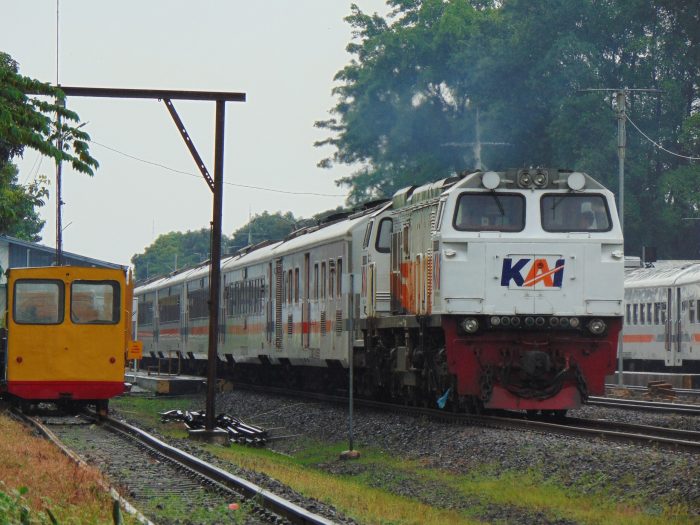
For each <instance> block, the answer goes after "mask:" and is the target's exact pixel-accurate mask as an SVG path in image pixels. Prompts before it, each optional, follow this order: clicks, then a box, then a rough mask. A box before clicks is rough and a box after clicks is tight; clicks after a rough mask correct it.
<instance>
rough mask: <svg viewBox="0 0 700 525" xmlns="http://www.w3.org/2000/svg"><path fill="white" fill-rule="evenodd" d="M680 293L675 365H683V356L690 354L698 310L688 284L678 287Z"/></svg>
mask: <svg viewBox="0 0 700 525" xmlns="http://www.w3.org/2000/svg"><path fill="white" fill-rule="evenodd" d="M676 290H677V292H676V293H677V294H678V303H679V305H678V306H679V308H680V310H679V311H680V316H679V318H678V323H677V332H676V341H677V344H676V347H677V350H676V352H675V355H674V356H673V366H681V365H682V364H683V356H684V355H689V354H690V349H691V344H692V341H691V339H692V338H693V334H692V331H693V330H692V328H693V324H694V323H695V322H696V315H697V312H696V311H695V306H696V303H695V300H694V299H691V298H689V297H688V295H690V294H689V293H688V292H689V291H690V288H689V287H687V286H683V287H678V288H676Z"/></svg>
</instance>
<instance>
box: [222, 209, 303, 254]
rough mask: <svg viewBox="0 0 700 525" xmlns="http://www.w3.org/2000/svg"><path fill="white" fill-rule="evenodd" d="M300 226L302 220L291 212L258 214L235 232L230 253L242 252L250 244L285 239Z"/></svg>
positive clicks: (230, 244) (230, 245)
mask: <svg viewBox="0 0 700 525" xmlns="http://www.w3.org/2000/svg"><path fill="white" fill-rule="evenodd" d="M299 226H300V219H297V218H295V217H294V215H293V214H292V213H291V212H287V213H284V214H283V213H281V212H277V213H272V214H270V213H268V212H267V211H264V212H263V213H262V214H259V215H258V214H256V215H255V216H254V217H253V218H252V219H251V220H250V221H248V223H247V224H245V225H244V226H242V227H241V228H239V229H237V230H236V231H235V232H233V236H232V238H231V242H230V243H229V252H233V251H235V250H240V249H241V248H243V247H245V246H248V245H250V244H258V243H259V242H262V241H266V240H272V241H278V240H281V239H284V238H285V237H286V236H287V235H288V234H289V233H291V232H292V231H293V230H295V229H296V228H297V227H299Z"/></svg>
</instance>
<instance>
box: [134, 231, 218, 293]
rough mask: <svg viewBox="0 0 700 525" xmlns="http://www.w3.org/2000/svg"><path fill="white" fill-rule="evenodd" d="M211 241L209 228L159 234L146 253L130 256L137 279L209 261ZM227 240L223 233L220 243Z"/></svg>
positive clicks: (164, 273)
mask: <svg viewBox="0 0 700 525" xmlns="http://www.w3.org/2000/svg"><path fill="white" fill-rule="evenodd" d="M210 241H211V233H210V231H209V229H207V228H202V229H201V230H196V231H187V232H186V233H182V232H170V233H165V234H163V235H160V236H158V238H157V239H156V240H155V241H154V242H153V244H151V245H150V246H148V247H147V248H146V249H145V250H144V252H143V253H140V254H136V255H134V256H133V257H132V258H131V262H132V264H133V265H134V274H135V276H136V279H138V280H143V279H148V278H150V277H155V276H159V275H166V274H169V273H171V272H174V271H176V270H179V269H182V268H186V267H191V266H195V265H197V264H200V263H202V262H204V261H206V260H208V259H209V257H210V252H209V247H210ZM228 242H229V240H228V238H227V237H226V236H225V235H223V236H222V238H221V246H226V245H227V243H228Z"/></svg>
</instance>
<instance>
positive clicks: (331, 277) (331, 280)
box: [328, 259, 335, 299]
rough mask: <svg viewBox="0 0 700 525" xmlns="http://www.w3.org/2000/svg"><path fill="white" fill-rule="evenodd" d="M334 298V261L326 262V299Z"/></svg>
mask: <svg viewBox="0 0 700 525" xmlns="http://www.w3.org/2000/svg"><path fill="white" fill-rule="evenodd" d="M334 296H335V261H334V260H333V259H331V260H330V261H328V297H330V298H331V299H333V297H334Z"/></svg>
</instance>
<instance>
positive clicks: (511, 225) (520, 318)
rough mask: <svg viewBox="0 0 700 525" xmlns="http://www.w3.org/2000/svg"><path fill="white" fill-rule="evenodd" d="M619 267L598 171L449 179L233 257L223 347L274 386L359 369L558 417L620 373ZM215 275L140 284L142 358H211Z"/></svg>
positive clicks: (473, 403)
mask: <svg viewBox="0 0 700 525" xmlns="http://www.w3.org/2000/svg"><path fill="white" fill-rule="evenodd" d="M623 261H624V254H623V242H622V234H621V231H620V227H619V222H618V220H617V213H616V210H615V204H614V200H613V196H612V194H611V193H610V192H609V191H608V190H606V189H605V188H604V187H603V186H601V185H600V184H599V183H598V182H596V181H595V180H593V179H592V178H591V177H589V176H588V175H585V174H583V173H579V172H570V171H564V170H555V169H532V170H509V171H507V172H498V173H497V172H474V173H469V174H465V175H462V176H455V177H451V178H448V179H444V180H441V181H438V182H435V183H431V184H426V185H423V186H420V187H418V188H414V187H411V188H406V189H403V190H401V191H399V192H397V193H396V194H395V195H394V197H393V199H392V200H391V201H387V202H384V203H381V204H378V205H376V206H373V207H370V208H369V209H365V210H362V211H359V212H357V213H354V214H351V215H348V216H345V217H337V218H336V220H334V221H331V222H329V223H327V224H323V225H320V226H316V227H311V228H305V229H302V230H299V231H297V232H294V233H293V234H292V235H291V236H290V237H289V238H287V239H285V240H284V241H280V242H273V243H270V244H266V245H263V246H259V247H251V248H248V249H245V250H243V251H241V252H240V253H238V254H236V255H234V256H233V257H230V258H227V259H224V261H223V262H222V302H221V304H222V307H221V312H220V319H221V323H220V327H219V328H220V330H219V332H220V336H219V337H220V338H219V349H218V352H219V356H220V358H221V359H222V360H225V361H227V362H228V363H229V365H231V366H232V370H233V371H234V372H236V373H241V374H245V376H246V377H248V378H257V379H259V380H265V381H268V382H278V381H283V382H284V383H287V384H298V383H300V382H304V383H305V384H306V385H307V386H309V385H310V386H312V387H316V388H329V387H330V388H335V387H338V385H340V387H341V388H342V387H344V386H345V385H346V384H347V368H348V366H349V364H350V361H351V359H352V360H353V363H354V367H355V379H356V383H357V384H356V386H357V388H358V391H359V392H360V393H361V394H362V395H365V396H370V397H387V398H394V399H402V400H405V401H408V402H416V403H426V404H427V403H430V404H432V403H434V402H435V401H436V400H438V399H439V400H440V401H441V404H443V403H445V402H447V403H450V404H451V405H453V406H455V407H458V406H461V405H465V404H466V405H468V406H469V407H480V406H486V407H489V408H515V409H527V410H544V411H553V410H566V409H568V408H572V407H576V406H579V405H580V403H581V401H582V400H583V399H585V397H586V395H587V394H588V393H589V392H590V393H596V394H597V393H602V391H603V389H604V379H605V376H606V375H607V374H609V373H611V372H612V371H613V370H614V368H615V355H616V348H617V339H618V335H619V332H620V329H621V325H622V314H623V272H624V268H623V266H624V264H623ZM207 279H208V273H207V269H206V268H205V267H202V268H197V269H193V270H189V271H186V272H181V273H180V274H177V275H174V276H171V277H166V278H163V279H160V280H157V281H154V282H152V283H149V284H147V285H144V286H142V287H140V288H138V289H137V290H136V292H135V295H136V297H137V298H138V308H139V315H138V334H139V338H140V339H142V340H143V341H144V353H145V354H146V355H149V354H150V355H151V356H152V357H168V356H173V355H177V356H178V357H179V358H181V359H185V360H188V361H189V362H192V363H196V362H197V361H198V360H201V359H204V358H205V357H206V355H205V354H206V344H207V326H208V310H207V304H206V298H207V297H208V281H207ZM188 358H189V359H188Z"/></svg>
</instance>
